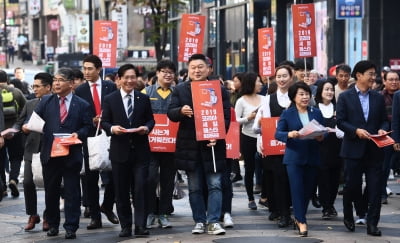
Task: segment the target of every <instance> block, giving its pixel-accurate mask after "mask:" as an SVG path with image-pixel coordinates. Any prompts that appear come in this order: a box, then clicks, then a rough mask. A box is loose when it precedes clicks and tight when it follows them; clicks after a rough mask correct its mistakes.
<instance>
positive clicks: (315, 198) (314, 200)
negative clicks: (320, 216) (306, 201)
mask: <svg viewBox="0 0 400 243" xmlns="http://www.w3.org/2000/svg"><path fill="white" fill-rule="evenodd" d="M311 203H312V205H313V206H314V208H321V203H319V198H318V196H317V195H314V196H313V197H312V199H311Z"/></svg>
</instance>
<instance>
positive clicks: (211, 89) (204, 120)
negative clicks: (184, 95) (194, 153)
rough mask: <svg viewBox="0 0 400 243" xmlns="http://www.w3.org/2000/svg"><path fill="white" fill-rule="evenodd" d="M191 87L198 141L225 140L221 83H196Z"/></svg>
mask: <svg viewBox="0 0 400 243" xmlns="http://www.w3.org/2000/svg"><path fill="white" fill-rule="evenodd" d="M191 85H192V99H193V111H194V121H195V126H196V140H197V141H201V140H210V139H224V138H225V136H226V133H225V120H224V110H223V107H222V95H221V85H220V82H219V81H218V80H214V81H194V82H191Z"/></svg>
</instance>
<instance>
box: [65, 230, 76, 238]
mask: <svg viewBox="0 0 400 243" xmlns="http://www.w3.org/2000/svg"><path fill="white" fill-rule="evenodd" d="M65 239H76V234H75V232H73V231H70V230H67V232H65Z"/></svg>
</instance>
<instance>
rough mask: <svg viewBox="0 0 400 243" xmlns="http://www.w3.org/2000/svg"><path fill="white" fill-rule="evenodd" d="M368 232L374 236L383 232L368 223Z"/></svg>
mask: <svg viewBox="0 0 400 243" xmlns="http://www.w3.org/2000/svg"><path fill="white" fill-rule="evenodd" d="M367 234H369V235H372V236H381V235H382V232H381V231H380V230H379V229H378V227H376V226H375V225H371V224H368V225H367Z"/></svg>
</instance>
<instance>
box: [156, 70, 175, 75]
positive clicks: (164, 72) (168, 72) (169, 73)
mask: <svg viewBox="0 0 400 243" xmlns="http://www.w3.org/2000/svg"><path fill="white" fill-rule="evenodd" d="M160 72H161V73H162V74H164V75H171V76H173V75H175V73H174V72H170V71H165V70H160Z"/></svg>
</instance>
